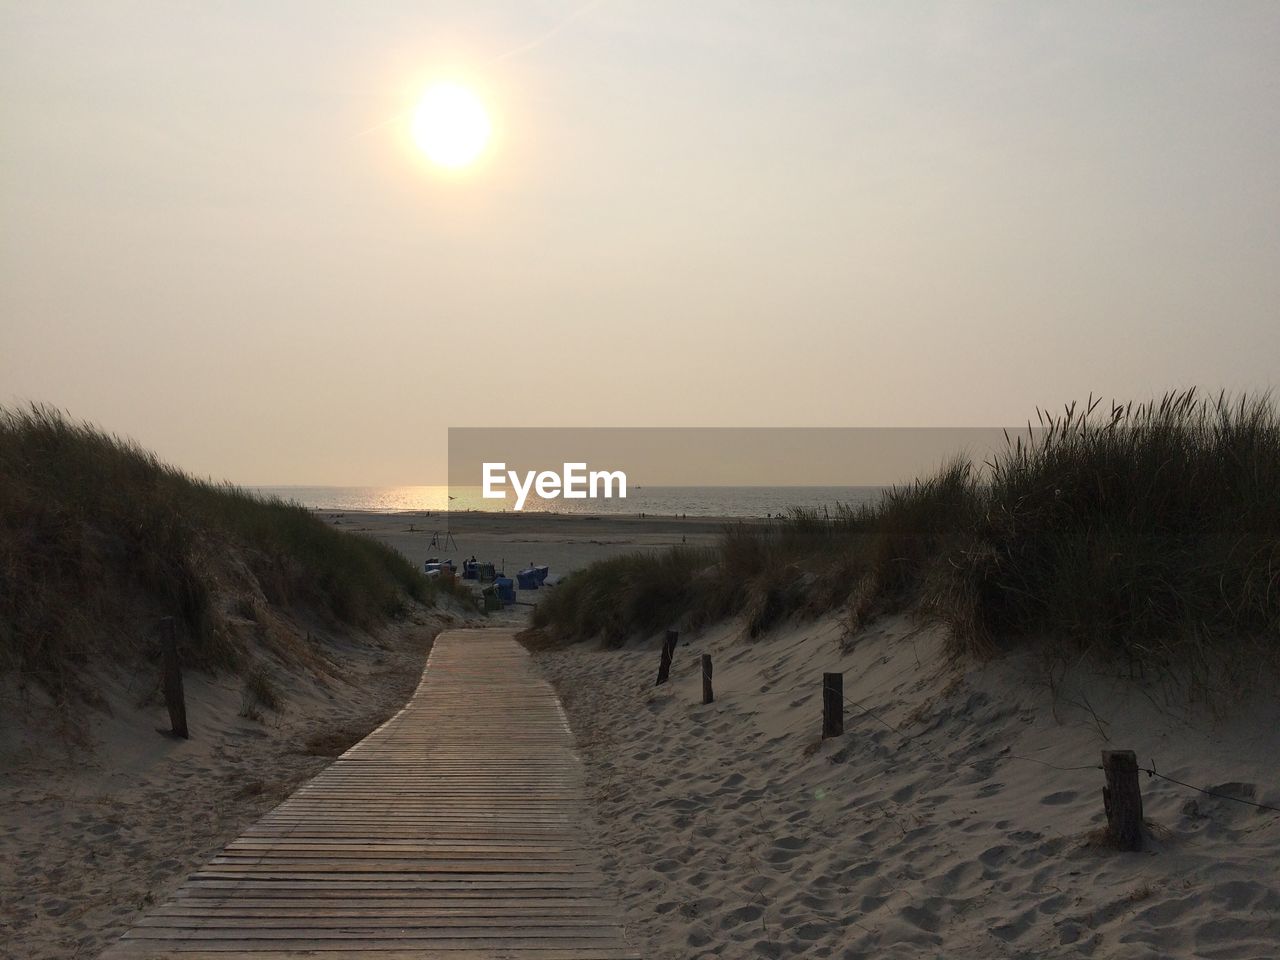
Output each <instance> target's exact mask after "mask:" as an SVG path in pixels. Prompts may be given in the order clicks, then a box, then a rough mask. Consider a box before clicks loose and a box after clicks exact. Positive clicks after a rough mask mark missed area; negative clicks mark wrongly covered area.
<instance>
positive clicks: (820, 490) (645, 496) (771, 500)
mask: <svg viewBox="0 0 1280 960" xmlns="http://www.w3.org/2000/svg"><path fill="white" fill-rule="evenodd" d="M246 489H247V490H249V491H251V492H254V493H257V494H258V495H259V496H263V497H276V498H279V499H281V500H286V501H290V502H293V503H299V504H301V505H302V506H304V507H307V508H309V509H312V510H316V511H322V512H323V511H328V512H341V511H344V510H367V511H377V512H379V513H427V512H432V513H435V512H445V511H449V512H463V511H469V510H482V511H492V512H497V511H500V510H502V509H503V502H502V501H496V500H486V499H484V498H483V497H482V496H481V495H480V488H479V487H461V488H459V487H448V486H430V485H424V486H404V487H320V486H260V487H246ZM886 489H887V488H886V487H872V486H863V487H805V486H786V487H650V486H643V487H632V488H629V489H628V490H627V496H626V497H625V498H613V499H604V498H596V499H591V500H565V499H562V498H554V499H545V500H544V499H542V498H539V497H538V496H536V495H535V494H532V493H531V494H530V495H529V498H528V500H527V501H526V502H525V504H524V508H523V510H524V512H526V513H564V514H574V515H590V516H637V515H639V514H645V515H646V516H668V517H669V516H689V517H742V518H748V517H769V516H777V515H778V514H780V513H781V514H785V513H786V512H787V511H789V510H791V509H792V508H794V507H803V508H806V509H815V510H819V511H821V510H824V509H826V510H828V511H834V510H835V509H836V508H837V506H838V505H840V504H843V505H846V506H849V507H858V506H861V505H862V504H869V503H874V502H875V501H876V500H878V499H879V498H880V496H881V495H882V494H883V493H884V491H885V490H886ZM506 509H508V510H509V509H511V503H510V502H509V501H508V502H507V504H506Z"/></svg>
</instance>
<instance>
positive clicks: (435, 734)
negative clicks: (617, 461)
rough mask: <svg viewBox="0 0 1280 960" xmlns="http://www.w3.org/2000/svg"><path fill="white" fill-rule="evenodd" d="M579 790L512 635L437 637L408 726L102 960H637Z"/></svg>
mask: <svg viewBox="0 0 1280 960" xmlns="http://www.w3.org/2000/svg"><path fill="white" fill-rule="evenodd" d="M581 779H582V772H581V763H580V761H579V759H578V757H577V755H576V754H575V753H574V749H573V738H572V735H571V734H570V732H569V727H568V724H567V723H566V721H565V717H564V713H563V711H562V710H561V709H560V703H559V701H558V700H557V699H556V696H555V693H554V691H553V690H552V689H551V687H550V686H549V685H548V684H547V683H546V682H545V681H544V680H542V679H541V678H540V677H539V676H538V675H537V673H536V671H535V670H534V668H533V665H532V663H531V662H530V660H529V657H528V655H527V654H526V653H525V652H524V650H523V649H522V648H521V647H520V646H519V645H518V644H517V643H516V642H515V641H514V640H513V639H512V634H511V632H510V631H506V630H455V631H451V632H448V633H444V634H441V635H440V637H439V638H438V639H437V640H436V643H435V646H434V648H433V649H432V651H431V656H430V657H429V658H428V661H427V669H426V671H425V672H424V673H423V677H422V682H421V683H420V684H419V686H418V690H417V692H416V693H415V694H414V695H413V698H412V699H411V700H410V701H409V703H408V704H407V705H406V706H405V707H404V709H402V710H401V711H400V712H399V713H398V714H396V715H395V716H394V717H392V718H391V719H390V720H388V721H387V722H386V723H385V724H383V725H382V726H381V727H379V728H378V729H377V730H375V731H374V732H373V733H371V734H370V735H369V736H368V737H366V738H365V739H364V740H362V741H361V742H360V743H358V744H356V745H355V746H354V747H352V748H351V749H350V750H349V751H347V753H345V754H344V755H343V756H342V757H340V758H339V759H338V760H336V761H335V762H334V763H333V764H332V765H331V766H330V767H328V768H326V769H325V770H324V771H323V772H322V773H321V774H320V775H319V776H317V777H316V778H315V779H314V780H312V781H310V782H309V783H307V784H306V785H305V786H304V787H302V788H301V789H300V790H298V792H297V793H295V794H294V795H293V796H291V797H290V798H289V799H288V800H286V801H284V803H282V804H280V806H278V807H276V808H275V809H274V810H272V811H271V812H270V813H268V814H267V815H266V816H265V817H263V818H262V819H261V820H259V821H258V822H257V823H255V824H254V825H253V826H252V827H250V828H249V829H248V830H247V831H245V833H244V834H243V835H242V836H241V837H239V838H238V839H236V840H234V841H232V842H231V843H230V844H229V845H228V846H227V847H226V849H224V850H223V851H222V853H221V854H219V855H218V856H216V857H214V858H213V860H212V861H211V862H210V863H208V864H207V865H206V866H205V867H203V868H202V869H200V870H198V871H197V872H196V873H194V874H192V875H191V876H190V877H189V878H187V880H186V881H185V882H184V883H183V885H182V886H181V887H180V888H179V889H178V891H177V893H176V894H175V896H174V898H173V899H172V900H170V901H169V902H168V903H165V904H164V905H163V906H160V907H159V908H157V909H155V910H153V911H151V912H150V913H148V914H147V915H146V916H145V917H143V919H142V920H141V921H140V922H139V923H138V925H137V926H136V927H134V928H133V929H132V930H130V931H129V932H128V933H126V934H125V935H124V937H123V938H122V939H121V940H119V941H118V942H117V943H116V944H115V945H114V946H112V947H111V948H109V949H108V950H107V951H106V953H104V954H103V955H102V960H143V958H148V960H150V958H157V960H158V958H162V957H179V958H181V960H200V958H205V960H215V958H216V960H231V958H233V957H241V958H253V960H282V958H290V957H303V956H306V957H314V958H316V960H356V958H368V957H373V958H377V960H408V958H410V957H412V958H415V960H430V958H440V960H498V958H503V960H525V958H528V960H534V958H538V960H623V958H632V960H635V958H638V957H639V954H637V953H636V952H635V951H634V950H631V949H629V948H628V947H627V945H626V941H625V939H624V936H623V930H622V927H621V925H620V922H619V919H618V915H617V913H616V911H615V908H614V905H613V904H612V903H611V902H609V901H608V900H607V899H606V898H604V897H603V896H602V894H601V886H602V881H601V878H600V876H599V875H598V873H597V871H596V869H595V866H594V857H593V855H592V852H591V851H589V850H586V849H584V847H583V842H582V831H581V830H580V828H579V821H580V818H581V816H582V808H583V789H582V783H581Z"/></svg>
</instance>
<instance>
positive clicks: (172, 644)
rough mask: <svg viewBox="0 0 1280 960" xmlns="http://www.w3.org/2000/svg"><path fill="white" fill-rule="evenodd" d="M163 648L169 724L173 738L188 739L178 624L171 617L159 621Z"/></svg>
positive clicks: (165, 693)
mask: <svg viewBox="0 0 1280 960" xmlns="http://www.w3.org/2000/svg"><path fill="white" fill-rule="evenodd" d="M160 623H161V627H160V629H161V633H162V635H163V641H162V643H163V646H164V700H165V703H166V704H167V705H168V707H169V724H170V726H171V727H172V728H173V730H172V733H173V735H174V736H175V737H182V739H184V740H187V739H190V736H191V735H190V733H188V732H187V698H186V696H185V695H184V694H183V692H182V665H181V664H180V663H178V622H177V621H176V620H174V618H173V617H165V618H164V619H163V620H161V621H160Z"/></svg>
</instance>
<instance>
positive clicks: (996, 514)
mask: <svg viewBox="0 0 1280 960" xmlns="http://www.w3.org/2000/svg"><path fill="white" fill-rule="evenodd" d="M1037 416H1038V420H1039V423H1038V426H1037V427H1036V428H1034V429H1029V430H1028V432H1027V435H1026V436H1017V437H1012V438H1009V442H1008V445H1007V447H1006V448H1005V449H1004V450H1002V451H1001V452H1000V453H998V454H997V455H996V456H995V457H994V458H993V460H992V461H991V462H989V463H986V464H973V463H971V462H968V461H966V460H964V459H957V460H955V461H953V462H951V463H949V464H947V465H946V466H945V467H943V468H942V469H941V470H940V471H939V472H938V473H937V474H935V475H933V476H931V477H927V478H923V479H921V480H918V481H916V482H915V483H913V484H911V485H909V486H904V487H899V488H895V489H893V490H890V491H888V492H887V493H886V494H885V496H884V497H883V498H882V499H881V500H880V501H879V502H878V503H876V504H875V505H872V506H867V507H864V508H861V509H856V510H855V509H849V508H837V510H836V512H835V515H834V516H825V515H819V514H817V513H814V512H812V511H804V510H793V511H792V512H791V514H790V516H789V517H787V518H786V519H784V520H783V521H781V522H779V523H775V524H772V525H770V526H768V527H761V526H735V527H731V528H729V529H727V530H726V532H725V534H724V536H723V537H722V538H721V540H720V542H719V544H718V546H717V547H716V548H715V549H713V550H709V551H703V552H694V551H673V552H671V553H669V554H667V553H657V554H644V555H636V556H627V557H619V558H615V559H613V560H609V561H606V562H604V563H600V564H596V565H594V566H592V567H589V568H587V569H586V570H583V571H581V572H579V573H578V574H575V575H574V576H571V577H569V578H567V579H566V580H565V581H564V582H563V583H562V584H561V586H560V587H558V588H557V592H556V593H555V594H554V595H553V596H551V597H548V598H547V600H546V601H545V602H544V603H543V604H542V605H540V606H539V608H538V609H537V611H536V613H535V622H534V625H535V626H537V627H540V628H542V629H543V630H545V631H547V632H548V633H549V634H551V635H552V636H555V637H557V638H561V639H568V640H574V639H585V638H588V637H602V638H604V639H605V640H606V641H609V642H615V643H616V642H620V641H622V640H624V639H625V638H626V637H628V636H631V635H634V634H637V633H644V632H647V631H650V630H653V629H657V628H659V627H662V626H667V625H675V624H677V623H683V624H686V625H689V626H693V627H697V626H700V625H702V624H704V623H706V622H709V621H711V620H716V619H720V618H723V617H726V616H729V615H738V614H742V615H744V617H745V623H746V629H747V632H748V633H749V634H751V635H759V634H761V633H763V632H765V631H767V630H768V629H770V628H771V627H772V626H773V625H774V624H776V623H777V622H779V621H780V620H781V619H783V618H784V617H787V616H790V615H796V614H799V615H803V614H817V613H821V612H827V611H830V610H833V609H837V608H841V607H847V608H848V611H849V617H850V620H851V624H852V626H854V627H856V626H858V625H860V624H862V623H864V622H866V621H867V620H869V619H872V618H874V617H875V616H877V615H878V614H880V613H883V612H885V611H889V610H901V609H910V610H913V611H915V612H918V613H920V614H923V615H925V616H928V617H932V618H936V619H938V620H941V621H942V622H944V623H945V624H946V625H947V627H948V628H949V635H950V638H951V644H952V649H953V650H954V651H955V652H957V653H973V654H984V655H985V654H990V653H992V652H994V651H997V650H999V649H1001V648H1004V647H1009V646H1012V645H1016V644H1019V643H1024V642H1027V641H1030V640H1038V641H1045V642H1047V645H1048V648H1049V649H1050V650H1051V651H1053V652H1054V653H1055V654H1056V655H1059V656H1061V657H1063V658H1068V657H1070V658H1078V657H1080V656H1092V657H1098V658H1101V659H1107V660H1112V661H1119V662H1122V663H1125V664H1128V665H1129V667H1130V668H1131V669H1142V668H1145V667H1148V666H1150V667H1154V668H1156V669H1161V668H1171V667H1187V666H1189V667H1191V668H1193V669H1194V668H1197V667H1199V666H1205V665H1208V664H1210V663H1212V662H1217V663H1221V662H1223V661H1231V662H1235V663H1237V664H1240V665H1242V666H1245V667H1247V666H1248V664H1249V663H1251V662H1256V661H1257V659H1258V658H1263V659H1266V660H1269V661H1270V662H1272V663H1273V664H1274V662H1275V661H1276V659H1277V657H1278V656H1280V419H1278V418H1277V413H1276V409H1275V406H1274V404H1273V403H1272V401H1271V398H1270V397H1266V396H1264V397H1261V398H1247V397H1244V398H1239V399H1236V400H1231V399H1229V398H1227V397H1226V396H1224V395H1219V396H1218V397H1217V398H1202V397H1200V396H1199V395H1197V393H1196V392H1195V391H1185V392H1180V393H1171V394H1168V395H1166V396H1165V397H1163V398H1161V399H1160V400H1156V401H1153V402H1151V403H1145V404H1138V405H1133V404H1129V405H1125V406H1119V405H1112V406H1111V407H1110V408H1106V409H1104V408H1102V407H1101V404H1099V403H1098V402H1096V401H1094V400H1090V402H1089V403H1088V404H1086V405H1085V406H1083V407H1080V408H1077V407H1075V406H1070V407H1067V408H1065V409H1064V411H1063V412H1062V413H1061V414H1059V415H1056V416H1055V415H1047V414H1045V413H1042V412H1038V414H1037Z"/></svg>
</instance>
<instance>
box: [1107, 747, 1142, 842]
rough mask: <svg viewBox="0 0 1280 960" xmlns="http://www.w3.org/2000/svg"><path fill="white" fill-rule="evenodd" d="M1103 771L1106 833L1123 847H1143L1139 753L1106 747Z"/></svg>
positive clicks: (1112, 840)
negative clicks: (1104, 775)
mask: <svg viewBox="0 0 1280 960" xmlns="http://www.w3.org/2000/svg"><path fill="white" fill-rule="evenodd" d="M1102 770H1103V772H1104V773H1105V774H1106V776H1107V785H1106V786H1105V787H1103V788H1102V804H1103V806H1104V807H1105V808H1106V811H1107V836H1108V837H1109V838H1110V840H1111V842H1112V843H1114V844H1115V845H1116V846H1117V847H1119V848H1120V849H1121V850H1141V849H1142V791H1141V789H1140V788H1139V787H1138V756H1137V754H1135V753H1134V752H1133V751H1132V750H1103V751H1102Z"/></svg>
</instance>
